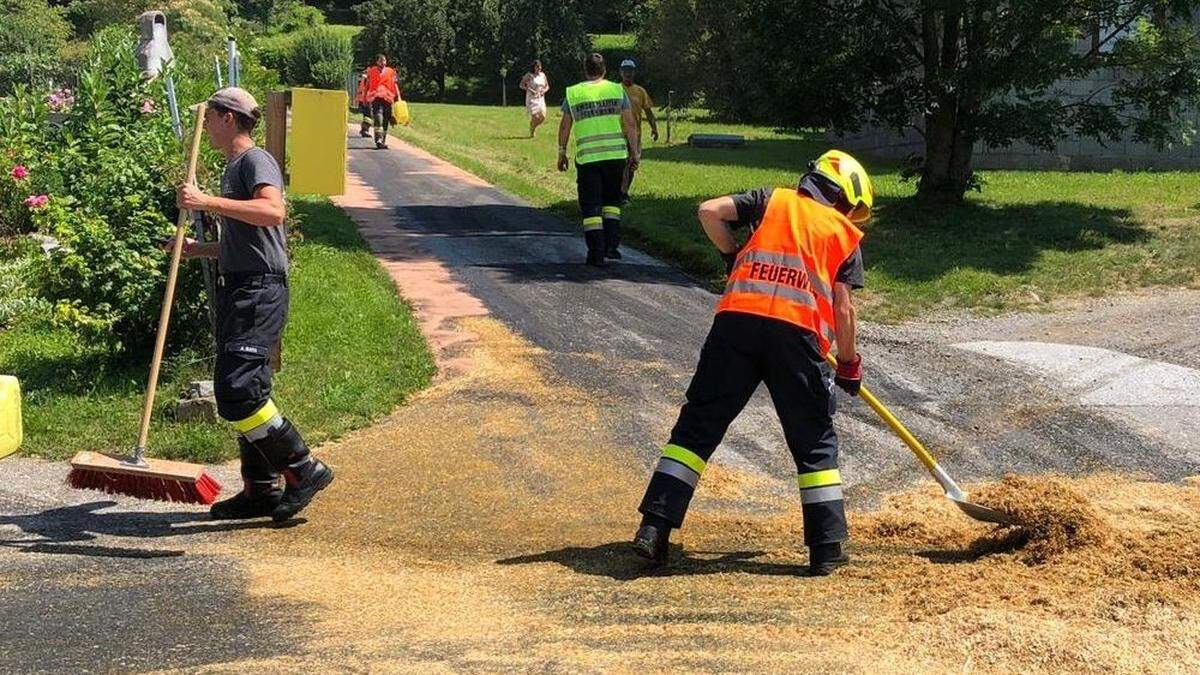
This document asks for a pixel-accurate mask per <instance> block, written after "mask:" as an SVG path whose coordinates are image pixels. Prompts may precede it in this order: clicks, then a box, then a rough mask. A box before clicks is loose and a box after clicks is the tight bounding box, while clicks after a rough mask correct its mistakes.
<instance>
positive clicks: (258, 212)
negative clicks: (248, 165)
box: [175, 185, 287, 227]
mask: <svg viewBox="0 0 1200 675" xmlns="http://www.w3.org/2000/svg"><path fill="white" fill-rule="evenodd" d="M175 203H176V204H177V205H178V206H179V208H181V209H190V210H192V211H207V212H209V213H216V214H218V215H222V216H225V217H228V218H233V219H234V220H240V221H242V222H243V223H249V224H251V225H257V226H258V227H275V226H276V225H282V224H283V221H284V219H285V218H287V205H286V204H285V203H284V201H283V193H282V192H280V191H279V188H277V187H275V186H274V185H260V186H258V187H257V188H255V190H254V197H253V198H252V199H228V198H225V197H218V196H216V195H210V194H208V193H206V192H205V191H203V190H201V189H200V188H198V187H196V186H195V185H184V186H183V187H181V188H179V192H178V195H177V196H176V200H175Z"/></svg>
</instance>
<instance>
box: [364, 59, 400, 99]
mask: <svg viewBox="0 0 1200 675" xmlns="http://www.w3.org/2000/svg"><path fill="white" fill-rule="evenodd" d="M398 98H400V88H399V87H398V86H397V85H396V71H394V70H392V69H391V68H390V67H388V66H384V67H383V68H380V67H379V66H371V67H370V68H367V102H369V103H370V102H374V101H377V100H380V99H382V100H384V101H387V103H388V104H389V105H390V104H392V103H395V102H396V99H398Z"/></svg>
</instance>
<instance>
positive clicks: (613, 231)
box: [604, 219, 621, 260]
mask: <svg viewBox="0 0 1200 675" xmlns="http://www.w3.org/2000/svg"><path fill="white" fill-rule="evenodd" d="M620 246H621V221H619V220H612V219H606V220H605V221H604V257H605V258H610V259H612V260H620V259H621V250H620Z"/></svg>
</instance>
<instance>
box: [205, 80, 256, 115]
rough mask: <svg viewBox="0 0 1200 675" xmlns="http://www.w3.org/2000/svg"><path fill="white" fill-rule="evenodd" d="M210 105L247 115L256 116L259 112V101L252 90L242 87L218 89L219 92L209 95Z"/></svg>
mask: <svg viewBox="0 0 1200 675" xmlns="http://www.w3.org/2000/svg"><path fill="white" fill-rule="evenodd" d="M208 105H209V106H217V107H220V108H224V109H226V110H230V111H233V112H235V113H241V114H243V115H245V116H247V117H254V116H256V115H257V114H258V101H255V100H254V97H253V96H251V95H250V92H248V91H246V90H245V89H242V88H241V87H225V88H224V89H218V90H217V93H215V94H213V95H212V96H209V97H208Z"/></svg>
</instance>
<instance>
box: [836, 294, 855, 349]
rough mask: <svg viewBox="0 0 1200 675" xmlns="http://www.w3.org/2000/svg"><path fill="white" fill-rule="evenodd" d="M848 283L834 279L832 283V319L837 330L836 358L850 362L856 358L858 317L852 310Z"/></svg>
mask: <svg viewBox="0 0 1200 675" xmlns="http://www.w3.org/2000/svg"><path fill="white" fill-rule="evenodd" d="M850 291H851V289H850V285H849V284H844V283H842V282H840V281H836V282H834V284H833V320H834V328H835V330H836V331H837V334H836V340H837V358H838V361H840V362H842V363H851V362H854V361H856V360H857V358H858V345H857V340H858V317H857V314H856V313H855V311H854V299H853V298H852V297H851V294H850Z"/></svg>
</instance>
